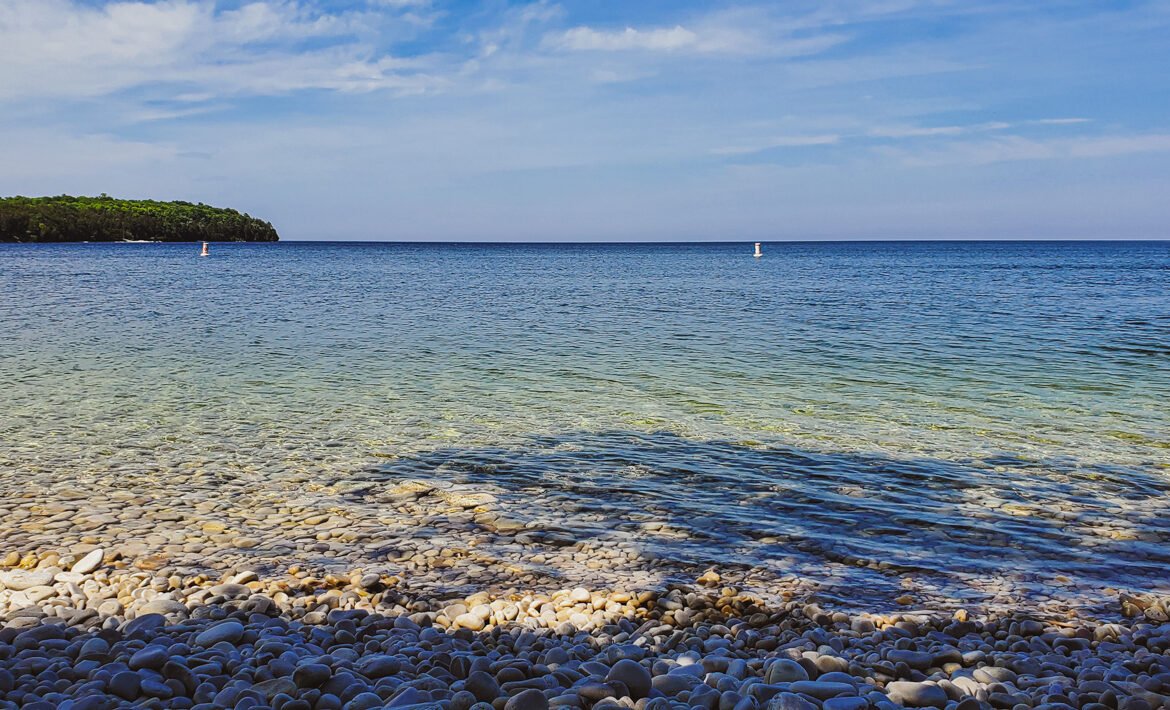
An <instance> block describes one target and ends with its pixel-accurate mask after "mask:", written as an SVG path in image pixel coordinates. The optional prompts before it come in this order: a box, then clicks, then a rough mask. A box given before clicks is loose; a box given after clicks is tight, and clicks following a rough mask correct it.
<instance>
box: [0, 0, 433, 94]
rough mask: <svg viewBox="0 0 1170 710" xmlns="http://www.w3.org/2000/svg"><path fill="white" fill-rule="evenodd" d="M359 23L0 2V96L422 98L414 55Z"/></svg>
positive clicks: (148, 7) (287, 13)
mask: <svg viewBox="0 0 1170 710" xmlns="http://www.w3.org/2000/svg"><path fill="white" fill-rule="evenodd" d="M369 20H370V16H369V15H368V14H366V13H363V12H355V11H348V12H337V13H329V12H323V11H321V10H318V9H315V8H314V7H313V6H310V5H306V4H303V3H300V2H295V1H292V0H289V1H284V2H281V1H278V0H272V1H259V2H251V3H248V4H246V5H243V6H240V7H238V8H236V9H224V10H219V9H217V7H216V5H215V3H212V2H203V1H198V0H168V1H167V2H159V3H147V2H115V3H108V4H105V5H99V6H94V5H91V4H88V3H85V4H83V3H80V2H75V1H73V0H8V1H7V2H5V3H3V4H0V66H3V67H4V71H3V72H0V99H2V98H27V97H36V96H66V97H74V98H76V97H81V96H101V95H105V94H110V93H113V92H117V91H121V90H125V89H129V88H133V87H138V86H144V85H160V84H168V83H169V84H172V85H176V86H182V87H184V88H183V90H184V93H187V94H191V93H206V94H211V95H232V94H239V93H248V94H256V95H266V94H273V93H282V92H287V91H294V90H303V89H315V88H317V89H332V90H342V91H366V90H371V89H390V90H399V91H404V92H417V91H421V90H425V89H426V88H427V86H428V83H429V82H428V76H427V72H426V69H427V62H426V61H425V59H420V58H413V59H409V60H407V59H399V58H395V57H392V56H389V55H387V54H385V53H379V52H377V51H375V50H374V49H373V48H372V47H371V46H370V45H369V44H368V43H365V42H363V41H362V40H361V36H362V35H363V34H364V33H365V32H367V31H368V21H369Z"/></svg>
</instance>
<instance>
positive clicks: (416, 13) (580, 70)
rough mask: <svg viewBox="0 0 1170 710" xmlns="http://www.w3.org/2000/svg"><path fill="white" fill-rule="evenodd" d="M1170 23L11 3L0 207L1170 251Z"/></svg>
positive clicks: (1094, 8) (535, 7)
mask: <svg viewBox="0 0 1170 710" xmlns="http://www.w3.org/2000/svg"><path fill="white" fill-rule="evenodd" d="M1168 38H1170V0H1148V1H1143V0H1133V1H1129V2H1125V1H1117V2H1064V1H1062V0H1038V1H1037V2H1019V0H1010V1H1003V2H1000V1H998V0H954V1H950V0H808V1H805V0H791V1H789V0H774V1H773V2H752V1H751V0H747V1H745V2H694V1H691V0H637V1H635V0H622V1H617V0H592V1H587V0H563V1H560V2H556V1H553V0H547V1H540V0H537V1H534V2H527V1H518V2H509V1H507V0H259V1H255V2H251V1H239V0H159V1H155V2H105V1H103V0H0V195H14V194H22V195H42V194H48V195H56V194H63V193H68V194H91V195H92V194H100V193H103V192H104V193H108V194H110V195H113V196H116V197H132V198H152V199H164V200H169V199H184V200H190V201H195V202H199V201H202V202H206V203H208V204H213V205H217V206H227V207H234V208H237V209H239V210H241V211H245V212H248V213H250V214H252V215H254V216H258V217H261V218H264V219H267V220H269V221H271V222H272V223H273V224H274V225H275V226H276V228H277V229H278V231H279V232H280V234H281V236H282V238H284V239H360V240H437V241H468V240H525V241H624V240H639V241H653V240H788V239H920V238H929V239H952V238H964V239H970V238H993V239H998V238H1044V239H1048V238H1163V239H1164V238H1170V228H1168V226H1167V225H1170V39H1168Z"/></svg>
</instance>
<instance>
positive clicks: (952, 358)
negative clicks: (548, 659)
mask: <svg viewBox="0 0 1170 710" xmlns="http://www.w3.org/2000/svg"><path fill="white" fill-rule="evenodd" d="M197 249H198V248H197V247H196V246H193V245H185V244H100V245H99V244H74V245H0V328H2V329H3V338H0V383H2V387H3V392H2V394H0V401H2V402H3V404H2V405H0V474H2V475H4V476H6V477H18V476H22V475H30V474H43V473H44V472H46V471H51V472H53V474H54V475H59V476H62V477H63V478H67V479H71V480H86V479H87V477H89V476H98V474H99V473H109V472H111V471H115V472H116V471H119V470H121V471H127V472H137V473H142V472H147V473H149V472H150V471H151V470H162V469H173V468H174V467H183V466H198V465H203V464H207V465H212V464H214V465H218V466H225V467H228V468H229V469H230V470H232V471H236V472H237V473H238V474H239V475H241V476H244V475H246V476H253V477H254V478H255V480H256V481H257V483H256V485H263V481H265V480H273V479H279V478H280V477H282V476H285V475H287V474H289V473H290V472H294V471H295V472H297V473H304V472H305V471H309V472H313V473H314V474H315V475H319V476H321V477H322V478H328V477H332V476H337V475H347V474H350V473H357V472H360V474H361V475H362V476H364V477H366V478H371V477H372V479H373V480H386V481H392V480H396V479H397V478H401V477H416V478H417V477H433V478H443V479H448V480H456V481H460V482H471V483H476V484H477V485H490V486H493V487H495V489H497V490H500V491H502V492H503V493H504V495H505V496H510V497H511V500H512V502H513V503H514V504H516V505H518V506H523V507H524V508H525V509H527V510H528V511H529V512H530V513H531V515H532V516H533V517H534V519H536V518H540V517H541V516H542V515H543V516H545V517H547V518H549V519H552V520H557V521H560V524H562V525H565V526H571V527H573V528H574V529H575V530H576V531H577V533H578V534H581V535H594V536H597V537H598V538H599V539H600V538H603V537H604V536H605V535H607V534H615V533H622V532H626V533H629V535H630V536H631V538H632V539H636V540H637V544H638V545H639V547H640V549H641V550H642V551H643V552H644V553H645V554H646V556H647V558H654V557H661V558H666V559H672V560H682V561H686V562H691V563H694V564H699V565H703V564H708V563H715V562H719V563H721V564H738V565H743V566H745V567H758V568H767V569H771V570H774V571H775V572H776V574H778V575H785V574H794V575H803V576H811V577H815V576H816V575H818V574H825V575H832V576H836V577H842V576H844V577H845V579H846V580H847V581H849V582H850V583H851V584H853V585H854V586H855V587H856V589H857V590H858V594H859V595H864V594H866V593H867V592H869V591H871V590H879V589H883V588H890V589H896V588H897V586H898V584H899V580H900V579H901V578H902V577H904V576H906V575H913V576H915V577H916V578H918V579H920V580H927V581H928V582H929V583H930V584H932V585H936V586H937V587H938V588H939V589H942V590H944V591H945V592H946V593H948V594H952V595H957V596H963V595H967V594H972V595H976V594H986V593H988V592H987V591H986V589H984V587H985V585H986V584H987V580H996V583H997V584H1000V588H1001V589H1010V590H1011V592H1012V593H1013V594H1021V595H1040V596H1043V595H1050V594H1052V595H1061V594H1064V595H1068V596H1074V595H1076V594H1079V593H1081V592H1082V591H1084V590H1096V591H1100V590H1101V589H1104V588H1108V587H1111V586H1118V587H1123V588H1142V589H1149V588H1166V587H1167V585H1168V583H1170V571H1167V570H1170V567H1168V566H1167V565H1168V563H1170V510H1168V508H1170V504H1168V499H1167V497H1166V494H1167V491H1168V490H1170V405H1168V402H1170V244H1167V243H1027V242H1017V243H855V244H770V245H765V252H766V256H765V257H764V258H763V259H759V260H756V259H752V258H751V256H750V245H743V244H733V245H625V246H611V245H590V246H583V245H582V246H564V245H561V246H552V245H547V246H545V245H510V246H482V245H481V246H475V245H445V246H438V245H394V244H324V243H281V244H272V245H269V244H265V245H244V244H232V245H229V244H217V245H214V246H213V250H212V251H213V256H212V257H211V258H209V259H200V258H198V257H197V256H196V253H197ZM10 480H11V479H10ZM95 480H97V479H95ZM1063 580H1067V581H1063Z"/></svg>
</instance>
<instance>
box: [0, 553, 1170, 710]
mask: <svg viewBox="0 0 1170 710" xmlns="http://www.w3.org/2000/svg"><path fill="white" fill-rule="evenodd" d="M3 562H4V563H5V565H6V566H5V567H4V568H2V569H0V587H2V591H0V615H2V616H3V619H4V625H3V628H0V707H4V708H32V709H35V710H42V709H45V710H48V709H49V708H67V709H72V710H82V709H84V710H95V709H98V708H115V707H129V706H134V707H155V708H163V707H173V708H199V709H200V710H204V709H211V708H274V709H275V710H311V709H314V708H315V709H319V710H328V709H330V708H344V709H346V710H363V709H366V708H382V707H391V708H418V709H420V710H421V709H422V708H435V709H436V710H438V709H442V710H472V709H473V708H474V710H546V709H547V708H550V707H552V708H555V707H565V708H617V707H632V708H637V709H638V710H647V709H650V708H653V709H654V710H667V708H677V709H679V710H681V709H682V708H703V709H704V710H755V709H757V708H762V709H766V710H818V709H820V710H861V709H862V708H866V707H875V708H884V709H891V708H895V707H898V706H905V707H935V708H953V709H957V710H979V709H983V710H990V709H992V708H1000V709H1003V710H1024V709H1025V708H1049V709H1051V710H1057V709H1058V708H1076V709H1078V710H1153V709H1154V708H1161V707H1170V653H1168V651H1170V624H1168V623H1167V621H1166V618H1167V615H1166V610H1167V608H1166V600H1158V599H1154V598H1151V597H1137V596H1123V597H1122V598H1121V600H1120V604H1119V608H1118V609H1117V610H1116V611H1118V612H1121V614H1119V616H1118V618H1117V619H1116V620H1115V621H1107V620H1094V619H1091V618H1086V617H1080V616H1077V615H1076V614H1074V613H1072V612H1068V613H1065V614H1064V615H1063V616H1062V617H1052V616H1049V617H1047V618H1045V617H1042V616H1036V615H1030V614H1028V613H1025V612H1023V611H1019V612H1016V613H991V614H979V615H976V614H970V613H968V612H966V611H964V610H961V609H960V610H957V611H953V612H938V611H935V612H930V611H911V610H904V611H899V612H896V613H890V614H869V613H845V612H842V611H833V610H831V609H828V608H822V606H820V605H818V604H816V603H813V602H810V601H809V600H808V599H804V600H800V599H792V600H790V601H787V602H775V601H770V600H766V599H764V598H762V597H761V596H759V595H756V594H753V593H751V592H748V591H744V590H742V589H738V588H736V587H734V586H728V585H727V582H725V581H724V580H722V579H721V578H720V576H719V575H718V573H716V572H713V571H711V572H708V573H706V574H704V575H703V576H702V577H701V578H699V579H697V580H695V582H694V583H693V584H689V585H668V586H666V587H663V588H659V589H643V590H635V589H628V590H609V591H600V590H590V589H586V588H583V587H576V588H572V589H562V590H556V591H553V592H550V593H537V592H533V593H521V592H517V591H512V592H510V593H503V594H496V593H489V592H479V593H475V594H471V595H469V596H465V597H459V598H452V597H449V596H448V597H444V596H442V595H436V594H435V593H434V590H433V589H428V588H426V587H424V588H421V589H419V588H415V587H414V586H412V584H411V583H410V578H409V576H400V575H392V574H385V573H379V572H376V571H369V570H360V569H358V570H353V571H352V572H351V573H350V574H345V575H340V574H330V573H327V572H324V571H314V570H310V569H308V568H305V567H302V566H300V565H294V566H292V567H290V568H289V569H287V570H285V573H284V574H282V575H279V576H277V575H266V576H262V575H260V574H258V573H257V572H255V571H251V570H242V571H238V572H234V573H232V574H229V575H224V576H222V577H217V578H213V577H212V576H210V575H208V574H205V573H200V574H196V575H193V576H183V575H180V574H176V573H171V574H169V575H167V574H160V573H157V572H152V571H148V570H144V569H141V568H139V567H136V566H130V565H127V564H126V563H125V560H124V559H123V555H122V554H121V553H120V552H119V551H117V550H112V549H105V548H101V547H93V546H91V547H90V549H88V550H81V551H78V552H76V553H70V554H63V555H62V554H58V553H56V552H47V553H28V554H24V555H20V554H16V553H14V554H10V555H8V557H7V559H4V560H3Z"/></svg>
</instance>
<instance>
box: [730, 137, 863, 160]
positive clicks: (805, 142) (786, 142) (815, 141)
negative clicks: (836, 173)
mask: <svg viewBox="0 0 1170 710" xmlns="http://www.w3.org/2000/svg"><path fill="white" fill-rule="evenodd" d="M840 141H841V136H839V135H836V134H832V133H828V134H822V135H808V136H780V137H777V138H772V139H769V140H767V141H765V142H763V143H761V144H758V145H741V146H728V147H724V148H716V149H714V150H712V151H711V153H712V154H714V155H750V154H751V153H759V152H762V151H765V150H771V149H773V148H797V147H803V146H814V145H834V144H836V143H839V142H840Z"/></svg>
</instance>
